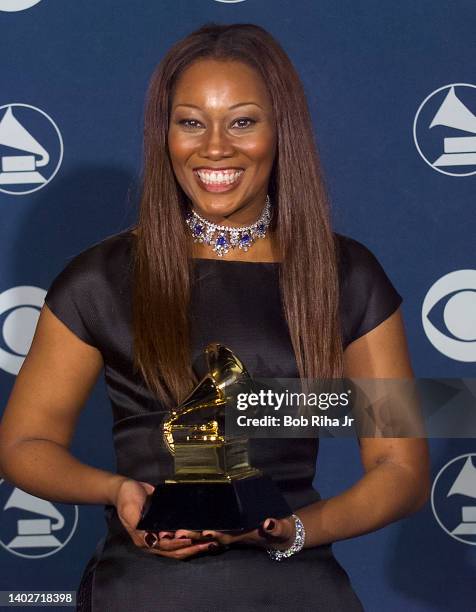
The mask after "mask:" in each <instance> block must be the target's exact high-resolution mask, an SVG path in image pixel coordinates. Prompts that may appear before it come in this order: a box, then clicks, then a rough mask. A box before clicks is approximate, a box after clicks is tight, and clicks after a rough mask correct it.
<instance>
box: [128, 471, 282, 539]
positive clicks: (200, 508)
mask: <svg viewBox="0 0 476 612" xmlns="http://www.w3.org/2000/svg"><path fill="white" fill-rule="evenodd" d="M291 514H292V510H291V509H290V507H289V506H288V503H287V502H286V500H285V499H284V497H283V495H282V493H281V491H280V490H279V489H278V487H277V486H276V485H275V483H274V482H273V481H272V479H271V478H270V477H269V476H265V475H262V476H253V477H249V478H243V479H237V480H232V481H231V482H224V483H221V482H204V483H197V482H190V483H188V482H177V483H161V484H158V485H157V486H156V488H155V491H154V492H153V493H152V495H150V496H149V498H148V501H147V502H146V504H145V505H144V508H143V509H142V516H141V519H140V521H139V523H138V524H137V529H145V530H147V531H176V530H177V529H191V530H197V531H202V530H204V529H210V530H215V531H249V530H251V529H256V528H257V527H258V526H259V525H260V523H262V522H263V521H264V520H265V519H266V518H268V517H274V518H285V517H286V516H290V515H291Z"/></svg>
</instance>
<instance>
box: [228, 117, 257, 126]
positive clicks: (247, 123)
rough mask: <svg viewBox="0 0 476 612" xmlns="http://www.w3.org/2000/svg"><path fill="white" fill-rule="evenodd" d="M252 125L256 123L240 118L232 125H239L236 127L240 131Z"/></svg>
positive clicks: (246, 118) (252, 120)
mask: <svg viewBox="0 0 476 612" xmlns="http://www.w3.org/2000/svg"><path fill="white" fill-rule="evenodd" d="M253 123H256V121H255V120H254V119H250V118H248V117H242V118H241V119H237V120H236V121H235V122H234V124H233V125H236V124H239V125H238V127H239V128H240V129H243V128H247V127H250V126H251V125H253Z"/></svg>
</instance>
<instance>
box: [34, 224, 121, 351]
mask: <svg viewBox="0 0 476 612" xmlns="http://www.w3.org/2000/svg"><path fill="white" fill-rule="evenodd" d="M132 237H133V235H132V234H131V232H130V230H125V231H122V232H119V233H116V234H112V235H109V236H107V237H105V238H103V239H101V240H100V241H98V242H96V243H94V244H92V245H90V246H88V247H87V248H85V249H83V250H82V251H80V252H79V253H77V254H75V255H73V256H72V257H71V258H70V259H69V260H68V261H67V263H66V265H65V266H64V267H63V269H62V270H61V271H60V272H59V273H58V274H57V275H56V276H55V277H54V278H53V280H52V282H51V284H50V286H49V288H48V291H47V292H46V296H45V303H46V304H47V306H48V307H49V308H50V310H51V311H52V312H53V313H54V314H56V316H57V317H58V318H59V319H61V320H62V321H63V323H65V324H66V325H67V326H68V327H69V328H70V329H71V330H72V331H74V332H75V333H76V335H78V336H79V337H80V338H81V339H82V340H84V341H85V342H87V343H88V344H91V345H93V346H96V347H98V348H99V346H100V333H99V331H98V329H100V328H101V326H104V325H103V323H104V321H105V320H106V319H107V317H109V316H110V315H111V313H114V311H115V310H116V309H117V308H118V307H120V304H121V303H122V302H123V301H124V300H128V299H129V290H130V278H131V277H130V271H131V265H132V258H131V244H132V242H131V238H132Z"/></svg>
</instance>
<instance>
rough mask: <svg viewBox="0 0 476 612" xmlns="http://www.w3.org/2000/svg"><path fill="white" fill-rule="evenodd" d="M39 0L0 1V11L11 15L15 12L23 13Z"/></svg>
mask: <svg viewBox="0 0 476 612" xmlns="http://www.w3.org/2000/svg"><path fill="white" fill-rule="evenodd" d="M38 2H41V0H0V11H6V12H7V13H13V12H15V11H24V10H25V9H29V8H31V7H32V6H35V4H38Z"/></svg>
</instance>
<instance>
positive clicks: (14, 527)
mask: <svg viewBox="0 0 476 612" xmlns="http://www.w3.org/2000/svg"><path fill="white" fill-rule="evenodd" d="M77 524H78V506H76V505H72V504H71V505H70V504H58V503H52V502H49V501H47V500H45V499H41V498H39V497H35V496H34V495H30V493H26V491H22V490H21V489H18V488H17V487H14V486H12V485H10V484H9V483H7V482H6V481H5V480H0V545H1V546H2V547H3V548H5V549H6V550H8V551H9V552H11V553H12V554H14V555H17V556H19V557H27V558H29V559H38V558H41V557H48V556H50V555H53V554H55V553H57V552H58V551H60V550H61V549H62V548H63V547H64V546H65V545H66V544H67V543H68V542H69V540H70V539H71V538H72V536H73V534H74V532H75V531H76V526H77Z"/></svg>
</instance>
